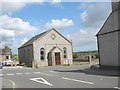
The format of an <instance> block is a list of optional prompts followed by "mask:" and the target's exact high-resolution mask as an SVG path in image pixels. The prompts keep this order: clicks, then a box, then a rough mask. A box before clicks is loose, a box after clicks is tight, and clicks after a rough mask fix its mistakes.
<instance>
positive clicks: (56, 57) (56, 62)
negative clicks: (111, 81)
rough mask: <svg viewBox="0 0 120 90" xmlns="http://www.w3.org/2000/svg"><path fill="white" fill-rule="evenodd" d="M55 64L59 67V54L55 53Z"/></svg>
mask: <svg viewBox="0 0 120 90" xmlns="http://www.w3.org/2000/svg"><path fill="white" fill-rule="evenodd" d="M55 64H56V65H61V60H60V53H59V52H58V53H55Z"/></svg>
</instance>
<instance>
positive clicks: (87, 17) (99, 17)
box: [80, 2, 111, 27]
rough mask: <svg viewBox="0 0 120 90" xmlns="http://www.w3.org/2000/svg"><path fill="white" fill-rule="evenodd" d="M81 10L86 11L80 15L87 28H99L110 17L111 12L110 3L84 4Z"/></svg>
mask: <svg viewBox="0 0 120 90" xmlns="http://www.w3.org/2000/svg"><path fill="white" fill-rule="evenodd" d="M80 9H83V10H84V11H83V12H82V13H81V14H80V20H81V22H82V24H83V26H85V27H99V25H100V24H102V23H103V21H104V20H105V19H106V17H108V15H109V13H110V12H111V10H110V3H108V2H107V3H105V2H101V3H98V2H97V3H94V4H93V3H89V4H87V5H86V3H83V4H82V5H81V6H80Z"/></svg>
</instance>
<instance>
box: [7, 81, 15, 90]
mask: <svg viewBox="0 0 120 90" xmlns="http://www.w3.org/2000/svg"><path fill="white" fill-rule="evenodd" d="M8 80H9V79H8ZM9 81H10V82H11V83H12V84H13V87H12V88H13V90H14V88H15V83H14V81H12V80H9Z"/></svg>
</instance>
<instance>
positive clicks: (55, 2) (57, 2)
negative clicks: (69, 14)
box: [51, 0, 61, 4]
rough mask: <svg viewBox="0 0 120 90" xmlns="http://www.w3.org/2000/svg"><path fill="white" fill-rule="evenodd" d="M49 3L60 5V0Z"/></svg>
mask: <svg viewBox="0 0 120 90" xmlns="http://www.w3.org/2000/svg"><path fill="white" fill-rule="evenodd" d="M51 3H52V4H59V3H61V0H52V2H51Z"/></svg>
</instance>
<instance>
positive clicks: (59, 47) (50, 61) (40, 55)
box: [18, 29, 72, 67]
mask: <svg viewBox="0 0 120 90" xmlns="http://www.w3.org/2000/svg"><path fill="white" fill-rule="evenodd" d="M18 55H19V62H20V63H25V65H27V66H28V67H32V66H34V67H41V66H54V65H62V64H72V42H71V41H70V40H68V39H66V38H65V37H64V36H62V35H61V34H60V33H59V32H58V31H56V30H55V29H51V30H48V31H46V32H43V33H41V34H39V35H37V36H34V37H32V38H31V39H30V40H28V41H27V42H26V43H25V44H23V45H22V46H21V47H19V48H18Z"/></svg>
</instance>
